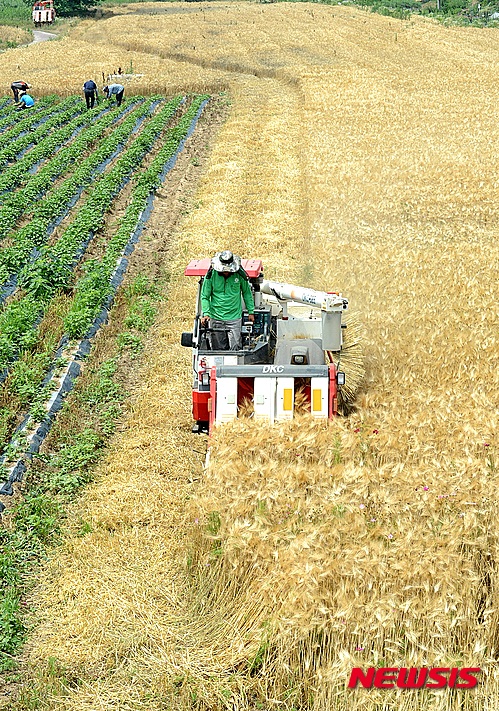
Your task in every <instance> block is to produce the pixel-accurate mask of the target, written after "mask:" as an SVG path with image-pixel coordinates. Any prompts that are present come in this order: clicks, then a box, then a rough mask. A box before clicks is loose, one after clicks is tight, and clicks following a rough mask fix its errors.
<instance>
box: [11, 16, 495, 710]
mask: <svg viewBox="0 0 499 711" xmlns="http://www.w3.org/2000/svg"><path fill="white" fill-rule="evenodd" d="M173 7H175V8H177V9H179V8H180V5H179V6H173ZM184 7H185V6H184ZM145 11H146V9H145V8H142V9H141V13H140V14H136V15H134V14H133V13H132V14H128V15H127V16H126V18H120V17H114V18H111V19H110V20H108V21H105V22H101V23H98V24H94V23H90V22H88V23H82V24H81V25H80V26H79V27H78V28H77V30H76V32H77V35H78V38H79V40H80V42H81V44H82V45H84V41H85V39H87V41H88V45H85V46H90V43H94V46H95V44H99V49H100V50H101V51H102V53H103V54H105V56H106V57H109V58H110V59H109V61H112V60H113V59H114V57H116V46H117V43H118V42H119V43H121V45H122V47H123V48H126V47H128V48H129V49H130V50H131V51H132V52H133V61H134V66H140V68H141V71H144V72H145V73H146V75H149V77H150V79H148V78H147V76H146V77H145V78H144V79H142V80H141V81H142V82H143V83H144V84H146V83H147V81H149V80H150V81H152V78H154V81H155V83H160V84H161V82H165V83H168V82H172V81H174V80H175V81H177V82H179V85H180V86H182V84H185V85H189V82H194V81H196V82H198V83H202V82H207V83H208V82H210V81H214V80H215V78H217V80H220V79H221V80H223V81H224V82H225V83H226V86H227V87H228V88H229V90H230V94H231V98H232V100H233V106H232V109H231V115H230V118H229V121H228V122H227V124H226V126H225V127H224V130H223V131H222V132H221V134H220V138H219V140H218V142H217V145H216V147H215V149H214V151H213V154H212V156H211V159H210V163H209V166H208V169H207V173H206V180H205V181H203V183H202V185H201V187H200V189H199V191H198V194H197V199H198V200H199V203H200V207H199V208H198V209H197V210H195V211H194V212H193V213H192V214H190V215H189V216H188V218H187V220H186V222H185V224H184V228H183V230H182V231H181V233H180V234H179V235H178V238H176V247H175V249H174V251H173V255H172V259H173V264H172V275H173V277H172V281H171V285H170V288H169V301H168V307H167V308H166V307H165V310H164V312H163V317H162V321H161V323H160V326H159V327H158V331H157V338H156V340H155V341H154V342H152V343H151V346H150V358H149V362H148V363H147V364H146V366H145V369H144V371H143V382H144V386H143V389H142V391H141V393H140V394H139V395H138V396H137V399H136V401H135V403H134V407H133V411H132V412H131V413H130V419H129V421H128V423H127V425H126V428H125V432H124V433H123V434H121V435H120V436H119V437H118V438H117V440H116V442H115V445H114V449H113V450H112V453H111V455H110V457H109V459H108V460H107V461H106V462H105V463H104V464H103V465H102V466H101V468H100V469H99V476H100V477H101V479H100V481H99V483H98V484H96V485H95V487H94V488H92V489H91V490H90V491H89V492H88V494H87V496H86V497H84V499H83V500H82V502H81V503H80V504H79V507H78V508H77V509H76V510H75V513H74V519H73V520H74V531H75V535H74V536H69V537H68V539H67V544H66V548H65V549H64V550H61V551H60V553H59V554H58V556H56V557H55V558H54V560H53V562H52V564H51V567H50V568H49V570H48V571H47V572H46V574H45V576H44V582H43V584H42V585H41V586H40V588H39V589H38V591H37V594H36V596H35V599H36V600H37V601H38V604H39V607H40V608H43V607H44V606H46V607H45V609H44V610H43V612H42V616H43V622H42V624H41V626H40V627H39V628H38V630H37V632H36V635H35V636H34V638H33V641H32V645H31V648H30V653H31V659H32V662H33V663H34V664H41V663H43V662H44V661H45V660H47V659H48V658H49V657H52V656H53V657H56V658H57V659H58V660H59V661H60V662H61V664H62V665H64V667H65V669H66V670H68V673H69V674H71V675H74V677H76V678H79V679H80V680H82V681H83V682H84V683H82V684H80V685H79V687H78V688H74V689H71V690H66V691H64V692H62V694H61V696H60V697H59V698H57V700H56V699H55V698H52V699H51V698H50V696H49V697H48V699H49V700H48V701H47V704H48V705H49V707H52V708H55V707H57V706H58V705H59V706H62V707H63V708H66V709H68V710H69V709H71V710H72V709H78V710H79V711H81V709H85V710H87V709H88V710H92V711H93V710H94V709H95V708H103V709H111V708H116V707H119V705H120V704H122V705H124V704H125V703H126V704H128V706H129V707H131V708H134V709H139V708H148V709H153V710H154V711H156V709H160V708H161V706H162V705H163V706H165V705H166V706H167V708H171V709H192V708H195V707H196V706H197V707H198V708H204V709H210V711H211V710H213V709H223V708H239V709H246V710H248V711H249V710H250V709H251V710H252V711H253V709H256V708H258V707H259V706H260V707H263V708H265V709H269V708H274V707H275V708H286V709H288V711H289V709H291V708H293V707H295V708H298V709H300V711H301V710H302V709H315V710H316V711H318V710H319V709H321V710H326V709H328V710H330V709H332V710H333V711H335V710H336V709H343V710H345V711H346V709H348V711H355V710H356V709H360V708H362V709H368V710H371V709H380V708H381V709H383V708H385V709H397V711H409V710H413V709H415V708H418V709H423V710H424V711H429V710H430V709H431V711H450V710H452V711H457V709H459V711H462V710H463V709H466V710H469V711H471V709H475V710H476V709H480V710H482V709H487V711H493V710H494V711H495V709H496V708H497V707H498V706H499V684H498V679H497V671H498V670H497V663H496V661H495V660H496V657H497V649H498V643H497V640H496V638H495V628H496V627H497V621H496V615H497V613H496V612H495V610H497V587H498V585H497V583H498V580H497V559H498V553H499V552H498V551H497V530H496V529H497V517H496V513H495V512H496V510H497V503H498V502H497V494H496V492H497V484H498V481H497V461H496V454H495V453H496V450H497V402H498V401H499V371H498V370H497V367H496V354H497V335H496V332H495V330H494V329H495V325H496V323H497V303H499V293H498V285H497V279H496V278H495V272H494V269H493V266H494V265H495V264H496V262H497V260H498V258H499V252H498V249H499V248H498V242H497V224H498V222H497V210H496V205H497V200H498V198H499V195H498V189H499V185H498V183H497V170H496V157H495V153H496V151H495V146H497V143H498V139H499V128H498V127H499V121H498V120H497V119H498V118H499V116H498V108H497V107H498V106H499V89H498V86H497V80H496V74H497V66H498V65H499V52H498V49H497V38H496V34H497V33H496V30H493V31H492V32H481V31H480V30H476V29H473V28H472V29H470V30H463V29H457V28H447V27H446V28H444V27H439V26H437V25H434V24H430V23H427V22H425V21H423V20H418V19H414V20H411V21H409V22H405V21H397V20H394V19H393V18H384V17H380V16H376V15H373V14H371V13H368V14H366V13H363V12H361V11H359V10H355V9H353V8H346V7H334V8H333V7H321V6H320V5H317V4H314V6H313V10H312V9H311V7H310V6H309V5H300V4H292V5H291V4H277V3H275V4H269V5H261V4H259V5H257V4H255V5H251V4H237V3H231V4H230V5H227V6H222V5H220V4H217V5H216V7H214V8H211V9H209V10H208V6H207V5H206V4H205V5H204V6H203V7H201V6H196V5H195V6H194V7H193V11H192V12H175V13H173V12H170V14H167V13H166V12H165V14H164V16H161V14H155V15H154V16H153V17H147V15H145V14H144V12H145ZM111 33H112V36H113V41H114V42H115V44H114V46H113V47H112V48H110V47H109V44H108V38H109V36H110V35H111ZM194 34H195V36H196V40H195V42H194V41H193V39H192V37H193V35H194ZM75 46H76V45H75ZM140 49H143V50H144V52H145V51H147V52H151V53H154V54H149V55H146V54H145V53H144V54H141V53H140V52H139V51H138V50H140ZM66 50H67V51H71V50H70V49H69V48H68V46H67V45H66ZM56 51H59V48H56ZM44 56H45V58H47V55H44ZM72 56H75V55H72ZM161 56H162V57H164V60H165V68H166V71H167V72H168V74H167V76H165V75H164V74H162V70H161V66H160V62H159V60H158V57H161ZM175 56H177V57H178V58H179V61H178V62H177V63H176V64H175ZM8 61H9V62H10V61H13V60H11V59H10V58H9V60H8ZM137 62H138V64H137ZM173 66H174V67H175V70H174V72H170V69H171V68H172V67H173ZM88 67H89V68H94V67H95V65H94V64H92V62H91V61H89V64H88ZM222 67H225V71H224V69H222ZM6 68H8V64H7V65H6ZM70 71H73V72H74V70H70ZM238 72H239V73H238ZM243 72H246V74H244V75H243ZM55 73H56V70H55V68H54V67H53V66H48V68H47V78H48V80H49V82H50V81H54V76H55ZM248 74H251V75H252V76H251V77H249V76H248ZM158 77H159V78H158ZM172 77H174V79H173V78H172ZM259 77H261V78H259ZM270 77H273V78H270ZM49 85H50V84H49ZM157 219H158V224H160V217H159V216H158V218H157ZM225 246H230V247H232V248H233V249H234V251H236V252H243V254H244V255H245V256H261V257H263V258H264V260H265V264H266V267H267V275H269V276H272V277H275V278H277V279H281V278H285V279H286V280H287V281H292V282H295V283H300V284H307V285H311V286H317V287H329V288H335V289H336V288H338V289H340V290H341V291H343V293H344V294H345V295H346V296H348V297H349V299H350V301H351V304H352V305H353V306H354V307H355V309H356V311H358V312H360V314H361V316H362V320H363V322H364V328H365V343H364V351H365V353H366V365H367V379H366V383H365V386H364V392H363V393H362V394H361V396H360V397H359V398H358V401H357V411H356V413H355V414H354V415H351V416H350V418H349V419H348V420H346V421H339V422H336V423H335V425H334V426H333V427H332V428H330V429H328V430H324V431H322V430H321V429H320V427H318V426H316V427H315V428H312V427H311V425H309V424H307V423H306V422H305V423H296V424H295V425H293V426H289V428H288V427H286V428H282V429H281V430H278V431H275V432H268V431H265V432H261V431H260V429H259V428H258V427H256V425H253V424H252V423H246V424H245V426H244V429H242V430H241V431H239V429H238V428H237V427H236V428H234V429H233V430H231V432H230V438H231V439H230V442H229V443H227V441H224V439H223V438H224V437H225V436H226V435H227V436H229V432H227V433H221V434H220V437H221V439H220V440H218V439H217V442H216V443H215V449H214V451H213V455H212V462H211V467H210V470H209V472H208V473H207V475H206V477H205V478H204V479H203V480H202V482H201V483H200V484H199V497H198V498H199V510H200V511H201V512H204V515H205V516H206V519H203V518H201V515H200V514H198V516H197V518H198V524H195V523H194V521H195V519H193V516H194V514H192V513H190V514H188V513H187V512H186V507H185V498H187V496H192V493H193V492H192V488H193V487H192V486H189V485H188V484H187V481H188V478H189V476H192V474H193V473H194V474H195V475H196V476H198V475H199V465H198V464H197V461H198V459H199V457H196V455H195V454H194V453H193V451H192V446H193V445H192V441H191V440H190V438H189V435H188V434H187V432H188V427H189V411H188V409H189V396H190V393H189V364H188V355H186V354H185V353H182V354H181V353H180V348H179V347H178V346H177V345H176V344H177V341H178V334H179V332H180V331H182V330H187V329H188V328H189V327H190V325H191V324H190V321H191V315H192V305H193V303H194V290H193V286H192V285H191V284H185V280H184V279H183V278H182V276H181V274H182V270H183V268H184V267H185V262H186V261H188V259H189V258H190V257H198V256H205V255H206V254H210V253H211V252H212V251H214V250H215V249H221V248H223V247H225ZM167 381H168V382H167ZM298 424H300V428H299V429H298V428H296V427H297V425H298ZM295 428H296V429H295ZM357 430H358V431H357ZM158 433H159V434H158ZM301 437H307V438H309V439H310V440H311V442H312V444H309V443H308V440H307V441H304V442H302V443H301V444H302V447H301V451H299V452H298V453H301V454H302V455H304V457H296V462H295V463H294V464H293V463H292V462H290V461H289V455H288V454H287V448H286V446H285V445H286V444H293V442H296V438H301ZM286 438H287V439H286ZM289 438H291V439H289ZM315 440H317V447H316V444H315ZM255 443H256V444H255ZM229 444H230V447H229ZM194 446H198V447H199V445H194ZM248 447H251V448H253V455H254V456H253V459H254V460H255V462H253V460H251V461H249V460H248V457H247V456H246V454H245V450H246V449H247V448H248ZM255 447H256V450H255ZM319 450H320V453H321V454H323V455H324V458H322V456H321V457H319ZM302 458H304V461H305V463H306V466H305V465H301V464H299V462H300V460H301V459H302ZM257 462H258V464H259V471H258V472H256V471H255V469H252V468H251V467H253V466H254V464H255V463H257ZM281 470H282V471H281ZM248 472H252V473H253V477H252V478H250V477H249V475H248ZM257 475H258V476H257ZM284 475H286V478H284ZM267 480H268V482H269V485H268V486H267V484H266V481H267ZM288 480H289V481H288ZM290 482H293V483H292V484H290ZM271 485H272V487H273V488H271ZM291 489H292V490H291ZM257 497H262V498H260V499H259V500H260V501H261V502H263V501H265V504H264V503H260V504H257V500H256V499H257ZM313 502H317V504H318V507H319V510H318V511H313ZM286 504H290V506H289V510H291V511H293V512H296V511H298V513H293V514H292V515H291V516H287V517H283V516H284V514H286V513H287V511H288V507H287V506H286ZM335 507H336V508H335ZM342 507H343V508H342ZM362 507H364V508H362ZM217 511H218V513H219V516H220V523H218V518H217V516H216V515H215V512H217ZM274 514H276V515H277V516H279V518H276V519H274ZM79 516H81V517H82V518H83V519H84V520H87V521H90V522H91V524H92V526H93V531H92V533H90V534H88V535H87V536H85V537H83V538H81V537H80V538H79V537H78V536H77V535H76V532H77V531H78V530H79V529H78V517H79ZM184 516H185V517H186V520H187V521H189V522H190V523H189V525H188V526H187V525H186V526H185V527H184V526H181V525H180V524H179V520H184V519H183V517H184ZM368 516H369V518H368ZM371 519H376V520H375V521H374V520H372V521H371ZM279 521H283V523H279ZM245 522H246V523H245ZM371 526H372V527H371ZM279 531H280V533H279ZM210 536H211V541H210ZM221 536H222V539H221V540H218V539H219V538H220V537H221ZM186 538H187V541H186V540H185V539H186ZM236 544H237V545H236ZM250 544H252V545H251V546H250ZM212 546H213V547H212ZM224 546H225V547H224ZM189 550H190V551H191V557H192V551H194V553H195V555H196V557H195V560H196V565H195V568H194V571H195V572H196V575H197V580H196V579H193V578H192V577H191V578H189V575H188V574H187V573H184V572H183V571H185V570H186V565H185V560H186V558H187V551H189ZM209 551H212V552H209ZM274 553H277V557H276V556H275V555H274ZM197 562H199V563H201V564H202V565H201V566H198V564H197ZM206 562H208V563H210V565H209V566H206V565H203V564H204V563H206ZM375 563H377V565H375ZM232 565H235V570H236V571H239V574H240V577H235V576H234V579H232V577H231V576H230V575H229V570H230V566H232ZM252 566H256V567H252ZM200 568H204V570H203V572H201V570H200ZM191 571H192V564H191ZM382 572H383V573H384V577H382V576H381V573H382ZM51 576H52V577H53V579H51ZM272 581H273V585H274V587H272V584H271V582H272ZM286 581H289V585H286ZM293 585H294V588H293V587H292V586H293ZM224 591H225V592H224ZM249 591H254V592H255V594H254V595H253V596H252V597H251V598H250V596H249ZM279 592H280V594H278V593H279ZM298 593H299V595H298ZM277 596H278V597H277ZM357 596H358V597H357ZM360 602H363V603H364V604H363V606H362V607H360ZM217 604H218V611H217V609H216V607H217ZM343 620H344V621H345V622H344V623H343V622H342V621H343ZM203 623H204V624H203ZM61 630H62V632H61ZM325 640H329V641H328V642H327V643H326V642H325ZM307 661H309V662H310V666H309V667H308V668H307V666H306V662H307ZM422 664H424V665H433V664H435V665H441V666H463V665H464V664H470V665H474V664H476V665H477V666H481V667H482V668H483V670H484V671H483V673H482V676H481V680H480V684H479V687H478V689H476V690H474V691H472V692H469V693H464V692H459V691H454V692H451V691H448V690H444V691H442V692H440V693H433V694H431V693H430V692H424V691H422V692H408V693H404V694H400V695H397V693H396V692H393V691H390V690H379V691H375V690H373V691H369V692H365V691H364V690H360V693H354V694H347V693H346V690H345V689H344V685H345V683H346V680H347V677H348V673H349V670H350V669H351V668H352V667H354V666H363V667H367V666H385V665H388V666H394V667H396V666H411V665H422ZM137 670H139V672H137ZM335 690H336V691H337V692H338V693H337V695H336V696H335V695H334V693H335ZM125 699H126V702H125V701H124V700H125ZM194 699H195V700H194Z"/></svg>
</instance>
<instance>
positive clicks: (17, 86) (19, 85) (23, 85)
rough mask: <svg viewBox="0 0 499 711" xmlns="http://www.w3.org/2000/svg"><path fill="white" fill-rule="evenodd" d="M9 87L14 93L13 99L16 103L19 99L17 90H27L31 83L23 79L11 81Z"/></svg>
mask: <svg viewBox="0 0 499 711" xmlns="http://www.w3.org/2000/svg"><path fill="white" fill-rule="evenodd" d="M10 88H11V89H12V93H13V94H14V101H15V102H16V104H17V103H18V101H19V92H20V91H28V89H31V85H30V84H28V83H27V82H25V81H13V82H12V84H11V85H10Z"/></svg>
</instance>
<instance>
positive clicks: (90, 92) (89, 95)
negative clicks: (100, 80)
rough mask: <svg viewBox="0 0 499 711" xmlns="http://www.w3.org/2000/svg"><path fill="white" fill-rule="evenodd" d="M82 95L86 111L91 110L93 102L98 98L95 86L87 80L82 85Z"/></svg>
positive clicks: (90, 80)
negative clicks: (85, 103)
mask: <svg viewBox="0 0 499 711" xmlns="http://www.w3.org/2000/svg"><path fill="white" fill-rule="evenodd" d="M83 93H84V94H85V101H86V102H87V109H93V108H94V104H95V100H96V99H98V98H99V92H98V91H97V84H96V83H95V82H94V81H92V79H89V80H88V81H86V82H85V83H84V84H83Z"/></svg>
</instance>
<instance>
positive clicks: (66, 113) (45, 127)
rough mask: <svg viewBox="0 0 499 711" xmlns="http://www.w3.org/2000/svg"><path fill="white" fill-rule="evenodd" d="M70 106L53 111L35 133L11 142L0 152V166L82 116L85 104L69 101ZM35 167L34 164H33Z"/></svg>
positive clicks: (31, 132)
mask: <svg viewBox="0 0 499 711" xmlns="http://www.w3.org/2000/svg"><path fill="white" fill-rule="evenodd" d="M68 103H69V106H68V107H67V108H66V107H64V110H62V111H59V110H55V111H54V110H52V111H51V113H50V116H49V118H48V119H47V120H46V121H44V123H43V124H42V125H41V126H38V127H37V128H35V129H34V130H33V131H28V132H27V133H25V134H24V135H22V136H19V137H18V138H16V139H15V140H13V141H11V142H10V143H9V144H8V145H6V146H5V147H4V148H2V150H0V165H2V166H3V165H5V164H6V163H7V162H8V161H11V160H14V159H16V158H17V157H18V156H19V155H20V154H21V153H22V152H23V151H25V150H26V149H27V148H28V147H29V146H36V145H37V144H38V143H40V142H41V141H44V140H46V139H47V134H49V133H50V131H52V130H53V129H56V128H59V126H63V125H64V124H65V123H67V122H68V121H70V120H71V119H72V118H73V116H76V115H78V114H80V122H81V118H82V116H81V114H82V111H83V107H84V103H83V102H82V101H81V100H80V101H78V102H77V101H74V100H73V101H70V100H68ZM32 165H33V164H32Z"/></svg>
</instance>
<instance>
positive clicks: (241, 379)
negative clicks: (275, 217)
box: [182, 259, 348, 432]
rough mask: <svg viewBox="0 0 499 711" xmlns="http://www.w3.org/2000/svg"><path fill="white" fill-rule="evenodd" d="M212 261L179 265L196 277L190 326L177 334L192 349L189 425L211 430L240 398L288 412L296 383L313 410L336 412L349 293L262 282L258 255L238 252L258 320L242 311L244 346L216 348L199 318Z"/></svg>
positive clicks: (264, 415)
mask: <svg viewBox="0 0 499 711" xmlns="http://www.w3.org/2000/svg"><path fill="white" fill-rule="evenodd" d="M210 263H211V262H210V259H202V260H194V261H192V262H190V264H189V265H188V266H187V268H186V270H185V272H184V273H185V275H186V276H196V277H199V287H198V296H197V308H196V318H195V321H194V328H193V331H192V333H190V332H189V333H183V334H182V345H183V346H188V347H191V348H192V349H193V351H192V352H193V355H192V368H193V377H194V383H193V392H192V402H193V416H194V420H195V421H196V422H195V425H194V426H193V428H192V429H193V432H206V431H209V432H211V431H212V428H213V426H214V425H215V424H219V423H222V422H229V421H231V420H233V419H234V418H236V417H237V416H238V412H239V408H240V407H241V405H242V403H243V401H244V400H245V399H249V400H250V401H252V403H253V416H254V417H255V418H256V419H265V420H267V421H269V422H271V423H272V422H274V421H275V420H288V419H292V418H293V413H294V410H295V395H296V393H297V391H298V389H300V391H301V392H302V393H304V397H305V399H306V400H307V401H308V403H309V405H308V406H309V409H310V412H311V414H312V415H313V416H314V417H317V418H332V417H334V416H335V415H337V414H338V390H339V388H341V386H342V385H344V383H345V373H344V372H340V371H339V370H338V367H337V366H338V364H339V361H340V352H341V348H342V345H343V338H342V328H345V326H344V325H342V322H341V318H342V314H343V312H344V311H345V309H347V308H348V300H347V299H344V298H343V297H342V295H341V294H340V293H337V292H323V291H314V290H312V289H306V288H303V287H299V286H293V285H291V284H279V283H277V282H272V281H266V280H265V279H264V278H263V265H262V262H261V260H259V259H243V260H242V267H243V269H244V270H245V271H246V273H247V275H248V278H249V283H250V286H251V289H252V292H253V296H254V300H255V320H254V323H250V322H247V318H245V317H247V311H244V310H243V327H242V348H241V350H239V351H228V350H224V351H220V350H218V351H215V350H212V349H211V348H210V343H211V338H210V335H211V333H210V329H209V328H204V327H203V326H202V325H201V317H202V313H201V287H202V284H203V280H204V278H205V275H206V273H207V271H208V269H209V268H210ZM335 361H336V364H335Z"/></svg>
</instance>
